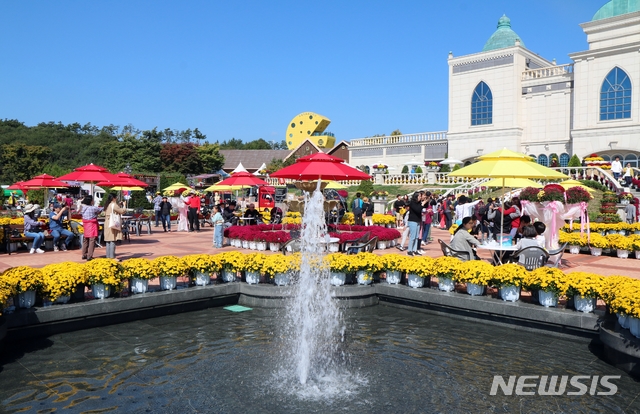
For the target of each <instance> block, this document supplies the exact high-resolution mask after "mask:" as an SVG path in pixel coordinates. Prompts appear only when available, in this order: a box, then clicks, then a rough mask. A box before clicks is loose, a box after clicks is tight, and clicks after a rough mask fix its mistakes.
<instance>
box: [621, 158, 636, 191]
mask: <svg viewBox="0 0 640 414" xmlns="http://www.w3.org/2000/svg"><path fill="white" fill-rule="evenodd" d="M622 179H623V180H624V186H625V187H627V188H629V187H631V182H632V181H633V168H631V163H627V166H626V167H625V168H624V175H623V176H622Z"/></svg>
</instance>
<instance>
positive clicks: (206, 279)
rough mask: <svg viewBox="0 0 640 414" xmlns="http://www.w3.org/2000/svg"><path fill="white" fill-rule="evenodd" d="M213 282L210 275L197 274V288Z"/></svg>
mask: <svg viewBox="0 0 640 414" xmlns="http://www.w3.org/2000/svg"><path fill="white" fill-rule="evenodd" d="M210 282H211V276H210V275H209V273H203V272H196V286H206V285H208V284H209V283H210Z"/></svg>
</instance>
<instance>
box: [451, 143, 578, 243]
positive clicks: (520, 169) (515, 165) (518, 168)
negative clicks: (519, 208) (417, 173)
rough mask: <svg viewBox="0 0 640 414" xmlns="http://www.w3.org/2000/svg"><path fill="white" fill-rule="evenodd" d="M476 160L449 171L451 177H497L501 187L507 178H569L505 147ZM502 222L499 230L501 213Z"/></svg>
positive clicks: (502, 224)
mask: <svg viewBox="0 0 640 414" xmlns="http://www.w3.org/2000/svg"><path fill="white" fill-rule="evenodd" d="M478 160H479V161H478V162H476V163H475V164H471V165H467V166H466V167H462V168H460V169H459V170H457V171H453V172H451V173H449V176H451V177H468V178H499V179H501V181H502V187H503V188H504V187H506V185H505V181H506V180H507V179H509V178H539V179H547V180H550V179H551V180H552V179H554V178H556V179H563V178H569V177H568V176H566V175H564V174H562V173H561V172H559V171H556V170H552V169H551V168H548V167H545V166H544V165H540V164H538V163H537V162H535V161H534V160H533V158H532V157H530V156H528V155H526V154H522V153H520V152H515V151H511V150H508V149H506V148H504V149H501V150H499V151H495V152H492V153H489V154H487V155H482V156H480V157H478ZM501 217H502V222H501V223H500V230H501V231H502V230H503V227H504V215H501Z"/></svg>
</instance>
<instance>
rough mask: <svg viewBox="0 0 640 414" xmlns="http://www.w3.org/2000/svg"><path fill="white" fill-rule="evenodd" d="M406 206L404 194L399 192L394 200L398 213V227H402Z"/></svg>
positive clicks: (396, 212) (395, 211) (395, 212)
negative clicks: (403, 210) (403, 211)
mask: <svg viewBox="0 0 640 414" xmlns="http://www.w3.org/2000/svg"><path fill="white" fill-rule="evenodd" d="M403 207H404V200H403V199H402V196H401V195H400V194H398V195H397V196H396V201H394V202H393V212H394V214H395V215H396V227H398V228H400V227H402V225H403V217H402V208H403Z"/></svg>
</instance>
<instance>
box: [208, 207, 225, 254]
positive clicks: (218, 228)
mask: <svg viewBox="0 0 640 414" xmlns="http://www.w3.org/2000/svg"><path fill="white" fill-rule="evenodd" d="M211 221H212V222H213V247H215V248H216V249H221V248H222V235H223V234H224V218H222V213H221V211H220V206H213V217H212V218H211Z"/></svg>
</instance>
